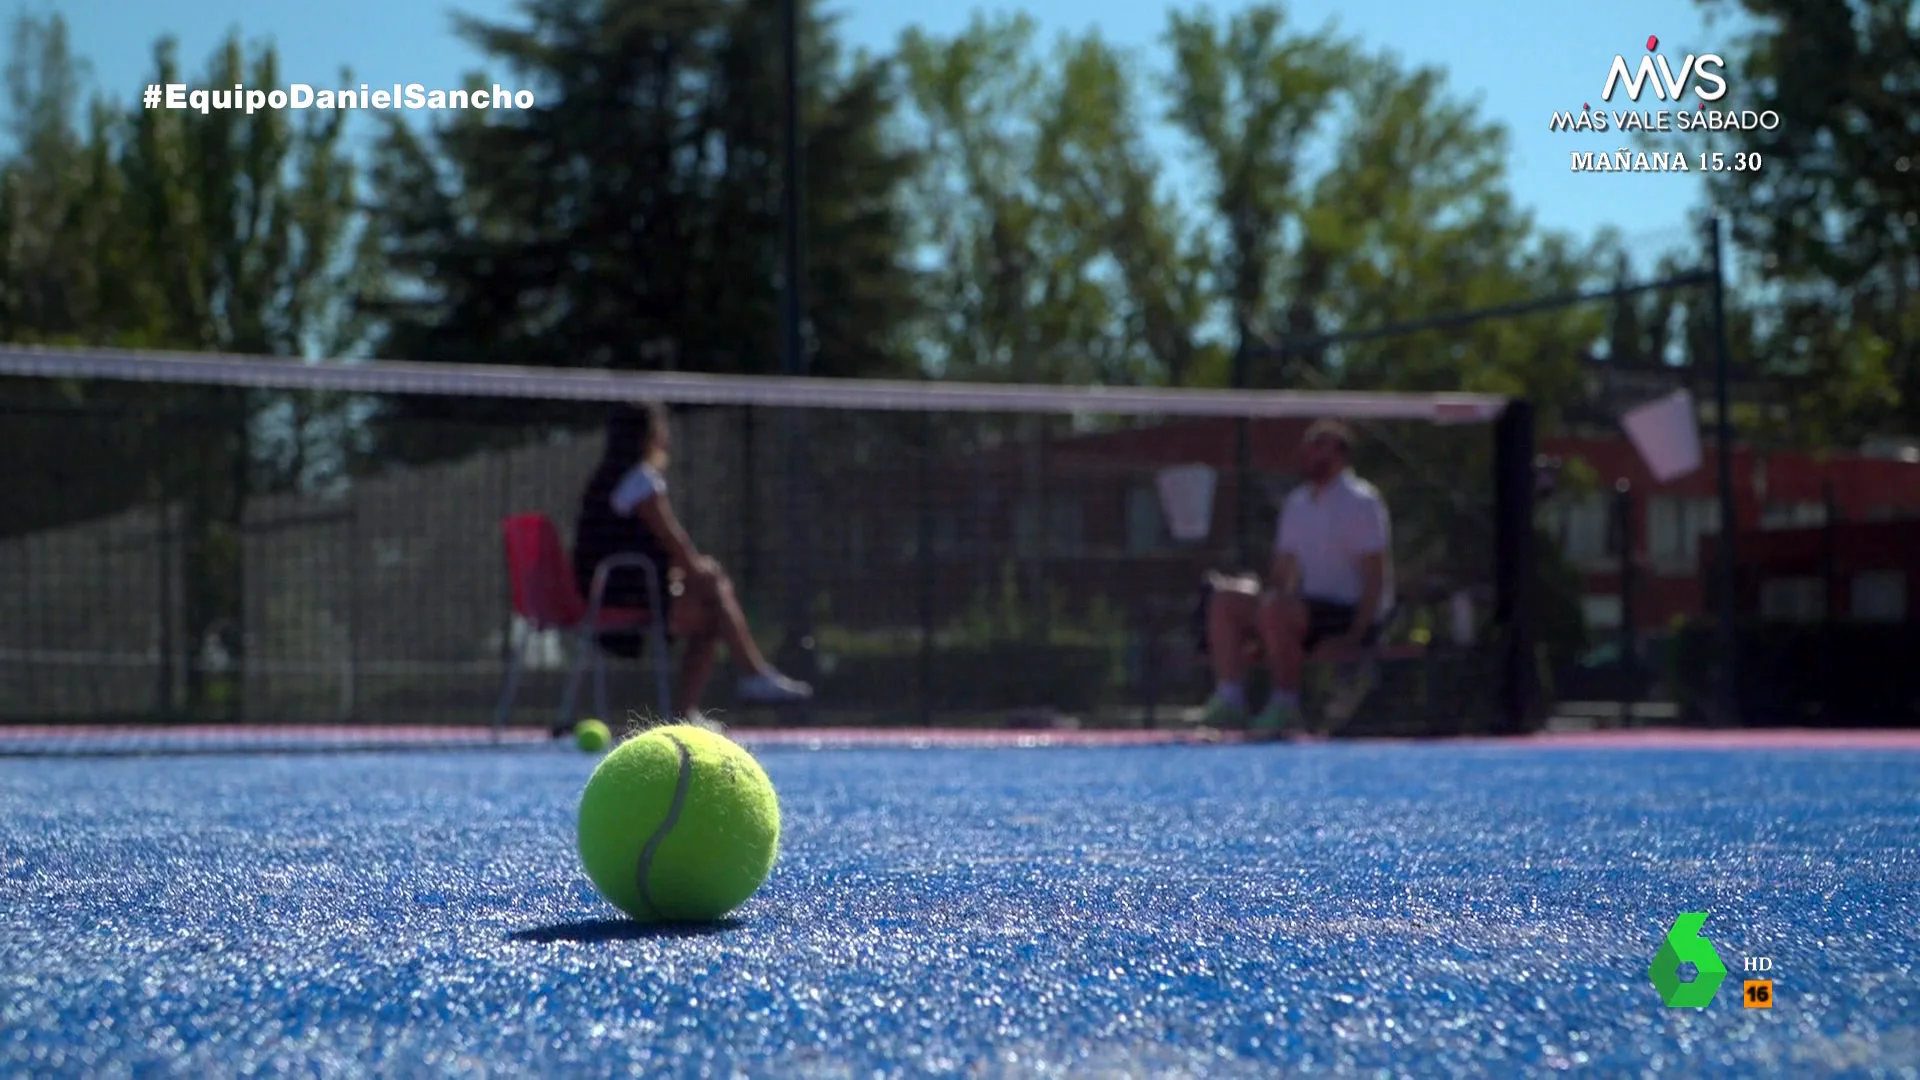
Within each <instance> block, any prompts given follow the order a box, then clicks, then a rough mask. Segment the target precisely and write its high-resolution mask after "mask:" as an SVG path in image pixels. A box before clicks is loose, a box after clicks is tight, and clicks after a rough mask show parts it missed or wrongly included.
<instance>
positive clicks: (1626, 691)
mask: <svg viewBox="0 0 1920 1080" xmlns="http://www.w3.org/2000/svg"><path fill="white" fill-rule="evenodd" d="M1635 502H1636V500H1635V499H1634V496H1633V485H1632V484H1631V483H1629V482H1628V481H1626V480H1624V479H1622V480H1619V481H1616V482H1615V483H1614V485H1613V514H1614V528H1615V535H1616V536H1617V537H1618V538H1619V544H1620V551H1619V557H1620V565H1619V573H1620V659H1619V668H1620V700H1619V702H1618V703H1617V704H1618V705H1619V706H1620V723H1621V725H1622V726H1630V725H1631V724H1632V721H1633V709H1634V706H1635V705H1638V704H1639V698H1640V691H1639V679H1640V635H1639V625H1640V621H1639V612H1638V610H1637V608H1638V605H1637V604H1636V603H1635V602H1634V601H1635V598H1636V595H1637V594H1638V593H1639V591H1640V584H1639V581H1638V575H1637V574H1636V565H1635V552H1634V537H1635V536H1637V535H1638V533H1637V532H1636V531H1635V529H1634V525H1635V518H1636V517H1637V515H1636V514H1635V512H1634V510H1635V506H1634V504H1635Z"/></svg>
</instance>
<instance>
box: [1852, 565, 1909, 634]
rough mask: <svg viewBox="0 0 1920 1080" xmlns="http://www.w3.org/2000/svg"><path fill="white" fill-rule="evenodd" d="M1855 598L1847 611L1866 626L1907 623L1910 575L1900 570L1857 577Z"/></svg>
mask: <svg viewBox="0 0 1920 1080" xmlns="http://www.w3.org/2000/svg"><path fill="white" fill-rule="evenodd" d="M1852 592H1853V595H1852V597H1851V598H1850V600H1849V602H1848V605H1847V611H1848V612H1849V613H1850V614H1851V615H1852V616H1853V617H1854V618H1856V619H1859V620H1861V621H1862V622H1890V623H1897V622H1906V621H1907V575H1906V574H1905V573H1904V572H1902V571H1899V570H1873V571H1869V572H1868V573H1864V574H1855V575H1854V576H1853V586H1852Z"/></svg>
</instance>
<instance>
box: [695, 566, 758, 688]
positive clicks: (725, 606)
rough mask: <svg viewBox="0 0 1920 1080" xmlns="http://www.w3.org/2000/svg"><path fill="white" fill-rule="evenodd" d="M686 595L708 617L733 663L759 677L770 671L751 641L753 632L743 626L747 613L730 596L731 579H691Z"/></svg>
mask: <svg viewBox="0 0 1920 1080" xmlns="http://www.w3.org/2000/svg"><path fill="white" fill-rule="evenodd" d="M687 593H688V599H690V600H692V601H693V602H694V603H696V604H699V605H700V606H701V607H702V608H704V609H706V611H707V612H708V613H710V614H711V616H712V618H713V630H714V631H715V632H717V633H718V634H719V636H720V638H721V639H722V640H724V641H725V642H726V643H727V650H728V651H729V652H730V653H732V654H733V662H734V663H736V664H739V665H740V666H741V667H743V668H745V669H746V670H748V671H752V672H757V673H761V674H765V673H767V672H771V671H773V665H772V664H769V663H768V662H767V658H766V656H765V655H764V654H763V653H761V651H760V643H759V642H757V641H755V640H753V631H752V630H751V629H750V628H749V627H748V626H747V613H746V612H744V611H742V610H740V600H739V598H738V597H736V596H735V595H734V592H733V579H732V578H730V577H728V576H727V575H725V574H720V575H718V576H716V577H711V578H695V579H693V580H690V581H688V582H687Z"/></svg>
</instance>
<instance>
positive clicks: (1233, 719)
mask: <svg viewBox="0 0 1920 1080" xmlns="http://www.w3.org/2000/svg"><path fill="white" fill-rule="evenodd" d="M1200 726H1201V727H1205V728H1211V729H1213V730H1214V731H1222V730H1238V729H1240V728H1243V727H1246V726H1247V710H1246V709H1244V708H1242V707H1241V706H1239V705H1238V704H1235V703H1234V702H1232V701H1229V700H1228V699H1226V698H1224V697H1221V696H1220V695H1218V694H1215V695H1214V696H1213V697H1212V698H1210V699H1209V700H1208V701H1207V704H1206V707H1205V708H1204V709H1202V710H1201V713H1200Z"/></svg>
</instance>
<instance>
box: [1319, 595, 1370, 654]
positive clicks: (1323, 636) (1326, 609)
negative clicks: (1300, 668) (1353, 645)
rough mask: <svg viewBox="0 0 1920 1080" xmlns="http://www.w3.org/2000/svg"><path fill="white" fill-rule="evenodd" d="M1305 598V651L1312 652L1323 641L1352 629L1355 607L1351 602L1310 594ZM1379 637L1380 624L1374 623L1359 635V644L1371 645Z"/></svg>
mask: <svg viewBox="0 0 1920 1080" xmlns="http://www.w3.org/2000/svg"><path fill="white" fill-rule="evenodd" d="M1305 600H1306V605H1307V640H1306V642H1305V645H1304V647H1305V649H1306V651H1307V652H1312V651H1313V650H1315V649H1317V648H1319V647H1320V645H1321V644H1322V643H1323V642H1326V641H1330V640H1332V639H1333V638H1337V637H1340V636H1341V635H1343V634H1345V633H1347V632H1348V631H1349V630H1352V629H1353V614H1354V611H1355V610H1356V609H1355V608H1354V606H1353V605H1352V604H1341V603H1337V602H1335V601H1332V600H1315V599H1314V598H1313V597H1311V596H1309V597H1306V598H1305ZM1379 637H1380V624H1379V623H1374V624H1373V625H1372V626H1369V627H1367V632H1366V634H1365V635H1364V636H1362V637H1361V639H1360V644H1362V645H1372V644H1373V643H1374V642H1375V641H1376V640H1378V639H1379Z"/></svg>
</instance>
